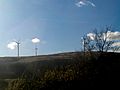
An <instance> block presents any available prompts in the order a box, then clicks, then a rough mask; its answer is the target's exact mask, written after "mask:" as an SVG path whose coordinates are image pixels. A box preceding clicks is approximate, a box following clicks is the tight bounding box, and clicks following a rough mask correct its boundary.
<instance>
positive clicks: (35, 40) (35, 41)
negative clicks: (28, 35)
mask: <svg viewBox="0 0 120 90" xmlns="http://www.w3.org/2000/svg"><path fill="white" fill-rule="evenodd" d="M32 42H33V43H39V42H40V39H38V38H33V39H32Z"/></svg>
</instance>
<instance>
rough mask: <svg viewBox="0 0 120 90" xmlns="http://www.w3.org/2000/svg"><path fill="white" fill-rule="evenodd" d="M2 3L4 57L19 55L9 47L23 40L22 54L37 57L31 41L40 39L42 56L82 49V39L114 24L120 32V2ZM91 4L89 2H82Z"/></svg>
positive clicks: (13, 0)
mask: <svg viewBox="0 0 120 90" xmlns="http://www.w3.org/2000/svg"><path fill="white" fill-rule="evenodd" d="M80 1H81V0H0V56H16V51H17V49H15V50H10V49H8V48H7V44H8V43H9V42H12V41H14V40H20V42H21V45H20V55H34V44H33V43H32V42H31V39H32V38H34V37H37V38H39V39H40V40H41V42H40V43H39V44H38V45H37V46H38V48H39V50H38V54H49V53H56V52H61V51H78V50H80V49H81V43H80V39H81V37H82V36H83V35H84V34H86V33H88V32H91V31H93V29H94V28H103V27H104V26H106V25H112V26H113V27H116V28H119V29H118V30H120V13H119V12H120V8H119V3H120V0H104V1H103V0H89V2H91V3H93V4H94V5H95V6H92V5H91V4H90V3H85V5H82V6H80V7H79V6H77V5H76V3H78V2H80ZM82 1H83V2H84V1H88V0H82Z"/></svg>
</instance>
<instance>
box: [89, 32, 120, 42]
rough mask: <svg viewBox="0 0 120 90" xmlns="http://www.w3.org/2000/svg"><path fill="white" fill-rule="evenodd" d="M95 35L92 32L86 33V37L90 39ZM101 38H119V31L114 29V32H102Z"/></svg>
mask: <svg viewBox="0 0 120 90" xmlns="http://www.w3.org/2000/svg"><path fill="white" fill-rule="evenodd" d="M95 36H96V35H95V34H94V33H88V34H87V37H89V38H90V39H91V40H94V39H95ZM102 38H103V39H107V40H108V41H110V40H120V32H119V31H115V32H111V31H108V32H107V33H103V36H102Z"/></svg>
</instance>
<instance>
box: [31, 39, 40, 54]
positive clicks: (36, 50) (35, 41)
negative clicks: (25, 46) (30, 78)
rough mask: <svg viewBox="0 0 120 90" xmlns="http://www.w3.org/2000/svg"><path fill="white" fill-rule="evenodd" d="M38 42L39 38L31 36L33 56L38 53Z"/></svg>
mask: <svg viewBox="0 0 120 90" xmlns="http://www.w3.org/2000/svg"><path fill="white" fill-rule="evenodd" d="M39 42H40V39H38V38H33V39H32V43H34V44H35V56H37V54H38V47H37V44H38V43H39Z"/></svg>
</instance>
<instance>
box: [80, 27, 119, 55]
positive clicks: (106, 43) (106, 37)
mask: <svg viewBox="0 0 120 90" xmlns="http://www.w3.org/2000/svg"><path fill="white" fill-rule="evenodd" d="M117 35H120V32H112V28H111V27H106V28H105V30H104V31H100V32H98V30H97V29H96V30H94V31H93V32H92V33H88V34H87V35H85V36H84V37H82V43H83V48H84V51H85V52H92V51H97V52H100V53H102V52H108V51H117V50H119V48H120V46H119V45H116V44H115V43H119V41H118V40H117Z"/></svg>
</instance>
